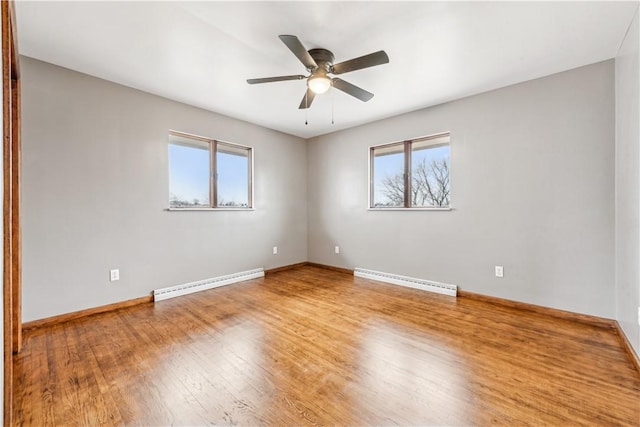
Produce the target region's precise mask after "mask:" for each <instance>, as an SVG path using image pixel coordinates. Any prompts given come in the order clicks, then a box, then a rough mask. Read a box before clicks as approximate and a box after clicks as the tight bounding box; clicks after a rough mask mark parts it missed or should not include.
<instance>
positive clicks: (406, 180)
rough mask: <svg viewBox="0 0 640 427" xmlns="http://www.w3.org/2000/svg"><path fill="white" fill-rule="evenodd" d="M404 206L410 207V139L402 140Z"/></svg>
mask: <svg viewBox="0 0 640 427" xmlns="http://www.w3.org/2000/svg"><path fill="white" fill-rule="evenodd" d="M404 207H405V208H410V207H411V141H405V142H404Z"/></svg>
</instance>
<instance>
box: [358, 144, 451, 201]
mask: <svg viewBox="0 0 640 427" xmlns="http://www.w3.org/2000/svg"><path fill="white" fill-rule="evenodd" d="M449 142H450V137H449V133H443V134H438V135H432V136H428V137H424V138H417V139H413V140H409V141H403V142H395V143H392V144H386V145H380V146H377V147H371V148H370V151H369V162H370V168H369V169H370V178H369V186H370V189H369V200H370V202H369V207H370V208H378V209H384V208H449V207H450V204H451V201H450V197H451V189H450V186H449V170H450V165H451V156H450V146H449Z"/></svg>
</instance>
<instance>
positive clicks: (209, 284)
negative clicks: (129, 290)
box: [153, 268, 264, 301]
mask: <svg viewBox="0 0 640 427" xmlns="http://www.w3.org/2000/svg"><path fill="white" fill-rule="evenodd" d="M258 277H264V269H263V268H256V269H255V270H248V271H242V272H240V273H233V274H227V275H226V276H219V277H214V278H212V279H205V280H199V281H197V282H191V283H185V284H184V285H178V286H172V287H170V288H162V289H156V290H154V291H153V300H154V301H162V300H165V299H169V298H174V297H178V296H181V295H187V294H192V293H194V292H200V291H204V290H207V289H213V288H218V287H220V286H226V285H231V284H232V283H238V282H242V281H245V280H251V279H257V278H258Z"/></svg>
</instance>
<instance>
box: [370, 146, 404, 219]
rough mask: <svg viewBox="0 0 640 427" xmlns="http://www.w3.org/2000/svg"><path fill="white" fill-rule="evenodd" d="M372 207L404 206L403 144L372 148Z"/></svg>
mask: <svg viewBox="0 0 640 427" xmlns="http://www.w3.org/2000/svg"><path fill="white" fill-rule="evenodd" d="M372 206H373V207H381V208H382V207H403V206H404V145H403V144H394V145H389V146H385V147H377V148H374V149H373V201H372Z"/></svg>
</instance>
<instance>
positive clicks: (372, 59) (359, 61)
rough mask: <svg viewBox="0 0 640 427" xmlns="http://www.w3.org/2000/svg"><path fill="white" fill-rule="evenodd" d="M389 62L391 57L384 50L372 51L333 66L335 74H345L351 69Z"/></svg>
mask: <svg viewBox="0 0 640 427" xmlns="http://www.w3.org/2000/svg"><path fill="white" fill-rule="evenodd" d="M388 62H389V57H388V56H387V54H386V53H385V51H384V50H379V51H378V52H374V53H370V54H369V55H364V56H360V57H358V58H353V59H349V60H348V61H344V62H341V63H339V64H335V65H334V66H333V67H332V71H331V72H332V73H333V74H344V73H348V72H350V71H356V70H361V69H363V68H369V67H375V66H376V65H382V64H386V63H388Z"/></svg>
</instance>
